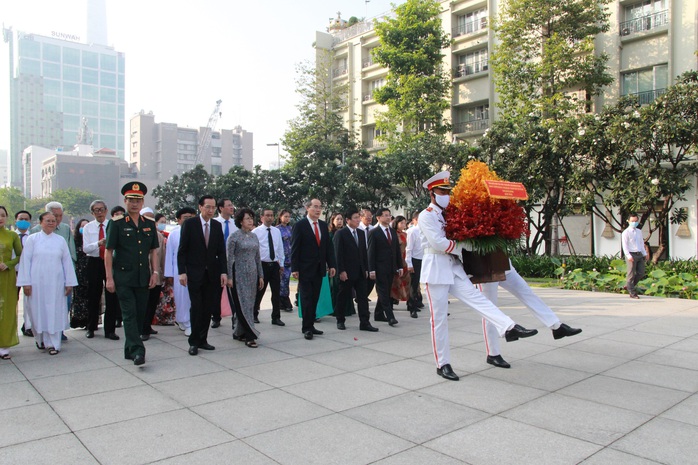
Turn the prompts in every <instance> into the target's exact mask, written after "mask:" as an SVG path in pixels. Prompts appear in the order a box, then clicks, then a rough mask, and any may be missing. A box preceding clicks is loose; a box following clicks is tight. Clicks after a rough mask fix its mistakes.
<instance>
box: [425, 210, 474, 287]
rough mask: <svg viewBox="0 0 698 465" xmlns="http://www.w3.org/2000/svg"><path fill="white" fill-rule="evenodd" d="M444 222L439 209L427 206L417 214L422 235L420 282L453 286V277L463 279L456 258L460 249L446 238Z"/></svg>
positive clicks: (459, 264)
mask: <svg viewBox="0 0 698 465" xmlns="http://www.w3.org/2000/svg"><path fill="white" fill-rule="evenodd" d="M445 227H446V221H445V220H444V217H443V213H442V210H441V207H439V206H438V205H434V204H433V203H432V204H429V207H428V208H426V209H425V210H422V212H421V213H420V214H419V230H420V231H421V233H422V247H423V248H424V257H423V258H422V274H421V276H420V282H422V283H428V284H453V283H454V279H453V276H454V275H455V276H459V277H461V278H465V277H466V274H465V271H463V266H462V264H461V262H460V260H458V258H456V257H457V256H458V255H460V253H461V250H462V247H461V246H459V245H458V244H457V243H456V241H452V240H450V239H447V238H446V231H445Z"/></svg>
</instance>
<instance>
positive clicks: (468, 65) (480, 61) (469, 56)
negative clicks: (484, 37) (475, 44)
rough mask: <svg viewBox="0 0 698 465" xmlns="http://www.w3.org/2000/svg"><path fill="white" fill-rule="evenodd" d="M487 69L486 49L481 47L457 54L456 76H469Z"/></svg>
mask: <svg viewBox="0 0 698 465" xmlns="http://www.w3.org/2000/svg"><path fill="white" fill-rule="evenodd" d="M488 69H489V59H488V53H487V49H486V48H483V49H480V50H475V51H474V52H470V53H466V54H465V55H458V67H457V68H456V73H455V74H456V77H463V76H469V75H471V74H477V73H481V72H483V71H487V70H488Z"/></svg>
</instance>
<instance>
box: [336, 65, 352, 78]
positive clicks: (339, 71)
mask: <svg viewBox="0 0 698 465" xmlns="http://www.w3.org/2000/svg"><path fill="white" fill-rule="evenodd" d="M348 72H349V70H348V68H347V67H346V66H342V67H339V68H335V69H333V70H332V77H333V78H336V77H340V76H344V75H345V74H347V73H348Z"/></svg>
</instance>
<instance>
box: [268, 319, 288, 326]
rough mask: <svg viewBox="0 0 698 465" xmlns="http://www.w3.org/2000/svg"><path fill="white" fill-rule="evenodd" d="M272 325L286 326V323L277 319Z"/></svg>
mask: <svg viewBox="0 0 698 465" xmlns="http://www.w3.org/2000/svg"><path fill="white" fill-rule="evenodd" d="M271 324H273V325H276V326H286V323H284V322H283V321H281V319H280V318H277V319H276V320H271Z"/></svg>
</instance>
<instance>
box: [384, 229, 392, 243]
mask: <svg viewBox="0 0 698 465" xmlns="http://www.w3.org/2000/svg"><path fill="white" fill-rule="evenodd" d="M385 235H386V236H387V237H388V244H389V245H393V240H392V238H391V237H390V229H388V228H385Z"/></svg>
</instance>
